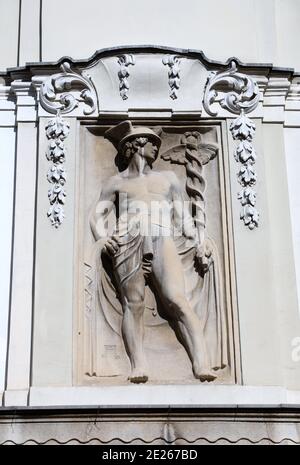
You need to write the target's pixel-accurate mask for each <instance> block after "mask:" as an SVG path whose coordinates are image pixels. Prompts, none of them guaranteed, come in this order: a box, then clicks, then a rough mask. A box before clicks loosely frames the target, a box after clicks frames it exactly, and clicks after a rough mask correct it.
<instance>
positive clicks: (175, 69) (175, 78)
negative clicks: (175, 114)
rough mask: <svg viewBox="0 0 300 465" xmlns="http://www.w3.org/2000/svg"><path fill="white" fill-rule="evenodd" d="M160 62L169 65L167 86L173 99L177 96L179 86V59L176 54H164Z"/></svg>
mask: <svg viewBox="0 0 300 465" xmlns="http://www.w3.org/2000/svg"><path fill="white" fill-rule="evenodd" d="M162 62H163V64H164V65H167V66H168V67H169V72H168V75H169V87H170V97H171V99H173V100H175V99H177V98H178V90H179V87H180V60H179V58H178V57H177V56H176V55H166V56H165V57H164V58H163V59H162Z"/></svg>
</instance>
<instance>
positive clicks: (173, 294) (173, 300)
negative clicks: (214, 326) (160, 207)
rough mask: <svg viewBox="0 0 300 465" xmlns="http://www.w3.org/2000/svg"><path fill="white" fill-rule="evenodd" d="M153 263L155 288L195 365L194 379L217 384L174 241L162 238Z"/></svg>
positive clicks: (157, 245)
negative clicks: (188, 296) (189, 299)
mask: <svg viewBox="0 0 300 465" xmlns="http://www.w3.org/2000/svg"><path fill="white" fill-rule="evenodd" d="M156 247H157V250H156V251H155V253H154V259H153V263H152V271H153V278H154V282H155V287H156V289H157V290H158V292H159V294H160V297H161V299H162V301H163V302H164V303H165V305H166V306H167V307H168V309H169V314H170V316H171V318H173V319H174V321H175V322H176V326H177V328H178V331H179V334H180V339H181V340H182V342H183V344H184V346H185V348H186V350H187V352H188V354H189V356H190V358H191V361H192V365H193V372H194V376H195V377H196V378H198V379H200V380H201V381H213V380H214V379H215V378H216V375H215V374H214V373H213V372H212V371H211V368H210V362H209V357H208V353H207V349H206V344H205V340H204V333H203V327H202V325H201V322H200V320H199V318H198V316H197V315H196V314H195V313H194V311H193V310H192V308H191V306H190V304H189V302H188V300H187V298H186V297H185V288H184V276H183V270H182V264H181V261H180V258H179V256H178V253H177V249H176V246H175V243H174V241H173V239H172V238H163V237H160V238H158V240H157V241H156Z"/></svg>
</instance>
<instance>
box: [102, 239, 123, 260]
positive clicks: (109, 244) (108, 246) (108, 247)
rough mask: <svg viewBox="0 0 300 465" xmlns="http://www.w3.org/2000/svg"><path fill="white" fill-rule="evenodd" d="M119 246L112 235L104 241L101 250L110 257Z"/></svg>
mask: <svg viewBox="0 0 300 465" xmlns="http://www.w3.org/2000/svg"><path fill="white" fill-rule="evenodd" d="M119 248H120V247H119V244H118V240H117V238H116V236H112V237H110V238H109V239H107V241H106V242H105V244H104V247H103V252H105V253H107V255H109V256H110V257H113V256H114V255H115V254H116V253H117V252H118V251H119Z"/></svg>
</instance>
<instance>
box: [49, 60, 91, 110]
mask: <svg viewBox="0 0 300 465" xmlns="http://www.w3.org/2000/svg"><path fill="white" fill-rule="evenodd" d="M75 91H77V94H78V91H79V92H80V93H79V95H77V94H75ZM80 101H82V102H84V103H85V104H86V106H87V107H88V108H85V109H84V110H83V113H84V115H90V114H92V113H93V112H94V111H95V110H96V109H97V92H96V89H95V86H94V84H93V81H92V79H91V77H90V76H89V75H88V74H87V73H85V72H82V73H81V74H80V73H77V72H75V71H72V70H71V66H70V64H69V63H68V62H64V63H62V65H61V73H57V74H53V75H52V76H50V77H49V78H48V79H46V80H45V81H44V82H43V84H42V85H41V88H40V103H41V105H42V107H43V108H44V109H45V110H46V111H48V112H49V113H57V111H60V113H61V114H65V113H70V112H71V111H73V110H74V109H75V108H76V107H78V105H79V102H80Z"/></svg>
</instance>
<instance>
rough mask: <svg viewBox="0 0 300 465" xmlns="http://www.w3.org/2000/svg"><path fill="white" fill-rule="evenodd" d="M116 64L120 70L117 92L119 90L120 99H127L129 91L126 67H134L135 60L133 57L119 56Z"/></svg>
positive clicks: (127, 55)
mask: <svg viewBox="0 0 300 465" xmlns="http://www.w3.org/2000/svg"><path fill="white" fill-rule="evenodd" d="M118 64H119V65H120V70H119V72H118V76H119V80H120V83H119V90H120V96H121V97H122V99H123V100H127V99H128V95H127V94H128V91H129V80H128V78H129V76H130V74H129V71H128V66H129V65H132V66H133V65H135V58H134V56H133V55H129V54H125V55H120V56H119V57H118Z"/></svg>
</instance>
